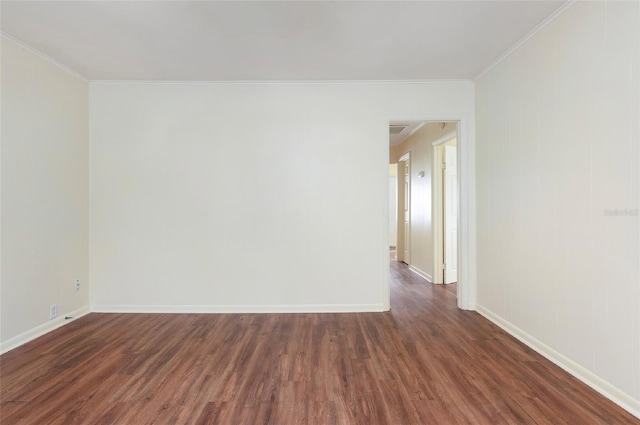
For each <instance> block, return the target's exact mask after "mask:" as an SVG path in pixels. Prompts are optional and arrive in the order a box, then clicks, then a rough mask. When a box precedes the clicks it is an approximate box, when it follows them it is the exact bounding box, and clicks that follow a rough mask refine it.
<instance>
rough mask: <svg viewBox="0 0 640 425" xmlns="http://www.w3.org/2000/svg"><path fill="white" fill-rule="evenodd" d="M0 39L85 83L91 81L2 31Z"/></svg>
mask: <svg viewBox="0 0 640 425" xmlns="http://www.w3.org/2000/svg"><path fill="white" fill-rule="evenodd" d="M0 37H2V38H4V39H5V40H8V41H10V42H12V43H14V44H16V45H18V46H20V47H21V48H23V49H25V50H28V51H30V52H31V53H33V54H34V55H36V56H38V57H40V58H41V59H44V60H45V61H47V62H49V63H51V64H52V65H55V66H57V67H58V68H60V69H62V70H63V71H65V72H67V73H69V74H71V75H73V76H74V77H76V78H79V79H80V80H82V81H84V82H85V83H89V82H90V81H89V79H88V78H87V77H85V76H84V75H82V74H80V73H79V72H77V71H74V70H73V69H71V68H69V67H68V66H66V65H64V64H62V63H60V62H58V61H57V60H55V59H54V58H52V57H51V56H48V55H45V54H44V53H42V52H41V51H40V50H37V49H34V48H33V47H31V46H29V45H28V44H27V43H25V42H24V41H22V40H19V39H17V38H15V37H14V36H12V35H9V34H7V33H5V32H2V31H0Z"/></svg>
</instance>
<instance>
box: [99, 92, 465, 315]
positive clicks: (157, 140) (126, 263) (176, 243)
mask: <svg viewBox="0 0 640 425" xmlns="http://www.w3.org/2000/svg"><path fill="white" fill-rule="evenodd" d="M90 97H91V100H90V111H91V118H90V122H91V124H90V128H91V260H90V264H91V266H90V267H91V281H92V307H93V308H94V309H95V310H101V311H172V310H173V311H294V310H305V311H313V310H330V311H339V310H382V309H384V308H385V298H386V297H387V296H388V292H386V293H385V290H387V291H388V289H386V288H387V286H386V284H387V279H388V277H387V275H388V272H387V270H388V255H389V254H388V246H389V244H388V240H389V239H388V238H389V234H388V216H387V209H388V206H387V201H388V199H387V190H388V188H387V185H388V155H389V153H388V124H389V120H392V119H412V118H413V119H420V118H428V117H429V116H432V115H433V114H438V113H442V112H447V113H456V114H459V115H461V116H465V117H469V118H472V117H473V84H472V83H470V82H444V83H326V84H324V83H316V84H314V83H299V84H298V83H282V84H279V83H273V84H268V83H267V84H258V83H256V84H252V83H247V84H233V83H230V84H222V83H220V84H206V83H201V84H133V83H131V84H127V83H120V84H118V83H94V84H92V86H91V96H90ZM469 139H471V137H470V138H469ZM337 206H339V207H337Z"/></svg>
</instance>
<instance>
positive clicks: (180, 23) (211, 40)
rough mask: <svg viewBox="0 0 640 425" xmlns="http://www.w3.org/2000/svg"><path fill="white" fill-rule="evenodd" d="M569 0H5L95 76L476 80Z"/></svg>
mask: <svg viewBox="0 0 640 425" xmlns="http://www.w3.org/2000/svg"><path fill="white" fill-rule="evenodd" d="M564 3H565V1H564V0H563V1H543V0H534V1H527V0H509V1H483V0H471V1H451V0H449V1H412V2H405V1H398V0H396V1H276V2H272V1H254V2H246V1H226V2H214V1H189V0H186V1H55V0H54V1H5V0H3V1H2V3H1V8H2V10H1V11H2V13H1V21H0V25H1V28H2V32H3V33H4V34H6V35H8V36H10V37H12V38H15V39H17V40H19V41H22V42H23V43H25V44H27V45H28V46H31V47H32V48H34V49H36V50H38V51H40V52H42V53H44V54H45V55H47V56H49V57H51V58H53V59H55V60H56V61H58V62H60V63H61V64H63V65H65V66H67V67H68V68H70V69H72V70H74V71H75V72H77V73H79V74H81V75H83V76H85V77H86V78H88V79H90V80H145V81H152V80H158V81H242V80H305V81H308V80H428V79H472V78H474V77H475V76H477V75H478V74H479V73H481V72H482V71H483V70H484V69H485V68H486V67H487V66H489V65H491V64H492V63H493V62H494V61H495V60H496V59H497V58H499V57H500V55H501V54H503V53H504V52H505V51H506V50H508V49H509V48H510V47H511V46H513V45H514V44H515V43H517V42H518V41H519V40H521V39H522V38H523V37H524V36H525V35H526V34H527V33H529V32H530V31H531V30H532V29H534V28H535V27H536V26H537V25H538V24H540V23H541V22H542V21H544V20H545V18H547V17H548V16H550V15H552V14H553V12H554V11H556V10H557V9H558V8H560V7H561V6H563V4H564Z"/></svg>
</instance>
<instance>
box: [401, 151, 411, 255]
mask: <svg viewBox="0 0 640 425" xmlns="http://www.w3.org/2000/svg"><path fill="white" fill-rule="evenodd" d="M402 163H403V164H404V167H403V168H404V170H403V171H404V179H403V183H404V185H403V186H404V196H403V198H404V206H403V211H402V218H403V230H404V235H403V236H404V238H403V249H404V254H403V256H402V260H403V261H404V262H405V263H407V264H411V263H410V260H411V256H410V255H411V250H410V248H409V247H410V245H411V164H410V160H409V159H407V160H406V161H402Z"/></svg>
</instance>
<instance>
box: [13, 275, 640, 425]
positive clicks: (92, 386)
mask: <svg viewBox="0 0 640 425" xmlns="http://www.w3.org/2000/svg"><path fill="white" fill-rule="evenodd" d="M391 280H392V298H391V305H392V311H391V312H387V313H350V314H326V313H323V314H97V313H93V314H89V315H87V316H84V317H82V318H80V319H78V320H76V321H74V322H72V323H69V324H68V325H66V326H64V327H62V328H59V329H57V330H55V331H53V332H51V333H49V334H47V335H44V336H43V337H41V338H38V339H36V340H34V341H32V342H30V343H28V344H25V345H24V346H22V347H19V348H16V349H15V350H12V351H11V352H9V353H6V354H4V355H2V356H0V423H1V424H2V425H11V424H26V425H31V424H38V425H40V424H52V425H57V424H61V425H67V424H118V425H121V424H134V425H139V424H142V425H144V424H220V425H225V424H229V425H238V424H247V425H257V424H264V425H269V424H273V425H288V424H292V425H299V424H305V425H307V424H317V425H387V424H388V425H410V424H416V425H425V424H438V425H439V424H446V425H449V424H452V425H456V424H459V425H467V424H477V425H483V424H488V425H495V424H512V425H519V424H527V425H528V424H540V425H546V424H554V425H565V424H566V425H575V424H581V425H599V424H636V425H637V424H640V420H639V419H637V418H635V417H633V416H632V415H630V414H629V413H627V412H625V411H624V410H623V409H621V408H620V407H618V406H616V405H615V404H613V403H612V402H610V401H608V400H606V399H605V398H603V397H602V396H600V395H598V394H597V393H596V392H595V391H593V390H592V389H590V388H588V387H587V386H586V385H584V384H582V383H580V382H579V381H578V380H576V379H575V378H573V377H571V376H570V375H568V374H567V373H565V372H564V371H562V370H561V369H559V368H557V367H556V366H554V365H553V364H551V363H550V362H549V361H547V360H546V359H544V358H542V357H541V356H540V355H538V354H537V353H535V352H534V351H533V350H531V349H530V348H528V347H526V346H525V345H523V344H522V343H520V342H519V341H517V340H515V339H514V338H512V337H511V336H509V335H507V334H506V333H504V332H503V331H502V330H500V329H499V328H498V327H497V326H495V325H494V324H492V323H490V322H488V321H487V320H485V319H484V318H482V317H481V316H479V315H478V314H476V313H474V312H468V311H461V310H459V309H457V308H456V292H455V285H449V286H442V285H431V284H429V283H427V282H425V281H424V280H423V279H422V278H420V277H419V276H417V275H416V274H414V273H412V272H410V271H409V270H408V268H407V267H406V265H404V264H400V263H396V262H392V268H391Z"/></svg>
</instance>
